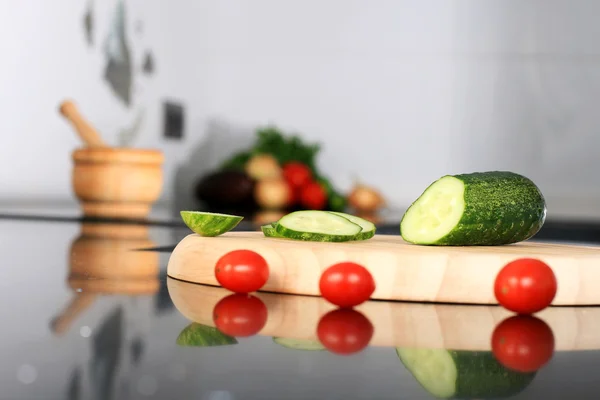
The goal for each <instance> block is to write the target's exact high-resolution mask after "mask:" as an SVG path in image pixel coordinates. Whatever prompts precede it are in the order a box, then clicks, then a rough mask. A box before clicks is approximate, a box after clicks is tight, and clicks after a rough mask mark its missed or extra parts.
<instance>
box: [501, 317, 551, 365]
mask: <svg viewBox="0 0 600 400" xmlns="http://www.w3.org/2000/svg"><path fill="white" fill-rule="evenodd" d="M492 352H493V354H494V357H496V359H497V360H498V362H499V363H500V364H502V365H504V366H505V367H506V368H510V369H512V370H515V371H519V372H534V371H537V370H539V369H540V368H542V367H543V366H544V365H545V364H546V363H547V362H548V361H550V359H551V358H552V355H553V354H554V334H553V333H552V329H551V328H550V327H549V326H548V324H546V323H545V322H544V321H542V320H541V319H539V318H536V317H533V316H530V315H515V316H513V317H510V318H507V319H505V320H504V321H502V322H501V323H500V324H498V326H496V329H494V333H493V334H492Z"/></svg>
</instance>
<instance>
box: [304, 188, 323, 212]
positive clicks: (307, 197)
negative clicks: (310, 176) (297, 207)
mask: <svg viewBox="0 0 600 400" xmlns="http://www.w3.org/2000/svg"><path fill="white" fill-rule="evenodd" d="M300 204H302V206H304V207H306V208H308V209H309V210H322V209H324V208H325V206H326V205H327V192H326V191H325V188H324V187H323V185H321V184H320V183H319V182H309V183H307V184H306V185H304V186H303V187H302V189H301V191H300Z"/></svg>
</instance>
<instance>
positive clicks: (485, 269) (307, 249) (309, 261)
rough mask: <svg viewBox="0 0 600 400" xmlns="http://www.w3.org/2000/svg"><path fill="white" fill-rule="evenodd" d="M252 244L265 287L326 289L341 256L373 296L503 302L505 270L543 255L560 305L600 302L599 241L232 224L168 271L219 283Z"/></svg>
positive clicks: (178, 252)
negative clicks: (456, 240) (316, 236)
mask: <svg viewBox="0 0 600 400" xmlns="http://www.w3.org/2000/svg"><path fill="white" fill-rule="evenodd" d="M236 249H250V250H253V251H256V252H257V253H259V254H261V255H262V256H263V257H264V258H265V259H266V260H267V263H268V264H269V268H270V277H269V280H268V282H267V283H266V285H265V286H264V287H263V290H264V291H268V292H279V293H291V294H303V295H316V296H318V295H319V277H320V275H321V272H322V271H323V270H324V269H326V268H327V267H328V266H330V265H332V264H335V263H337V262H342V261H353V262H357V263H360V264H362V265H364V266H365V267H366V268H367V269H369V271H370V272H371V274H372V275H373V278H374V279H375V283H376V286H377V288H376V290H375V292H374V293H373V296H372V297H373V299H381V300H405V301H418V302H443V303H465V304H497V302H496V299H495V297H494V293H493V285H494V279H495V277H496V274H497V273H498V271H499V270H500V269H501V268H502V267H503V266H504V265H505V264H506V263H507V262H509V261H511V260H514V259H517V258H521V257H533V258H539V259H541V260H543V261H545V262H546V263H548V265H550V266H551V267H552V269H553V270H554V273H555V274H556V277H557V280H558V292H557V294H556V297H555V299H554V302H553V304H554V305H599V304H600V247H592V246H575V245H566V244H549V243H536V242H529V241H528V242H522V243H518V244H513V245H507V246H493V247H482V246H473V247H433V246H416V245H411V244H408V243H406V242H404V241H403V240H402V238H401V237H400V236H397V235H376V236H375V237H374V238H372V239H370V240H367V241H361V242H347V243H316V242H302V241H295V240H287V239H275V238H267V237H265V236H264V235H263V234H262V232H228V233H226V234H224V235H222V236H218V237H212V238H205V237H201V236H199V235H196V234H191V235H188V236H187V237H185V238H184V239H183V240H182V241H181V242H179V244H178V245H177V246H176V248H175V250H174V251H173V253H172V254H171V257H170V260H169V264H168V267H167V273H168V275H169V276H171V277H173V278H176V279H180V280H184V281H189V282H195V283H203V284H208V285H218V282H217V281H216V279H215V276H214V266H215V264H216V262H217V260H218V259H219V258H220V257H221V256H222V255H224V254H225V253H227V252H229V251H232V250H236Z"/></svg>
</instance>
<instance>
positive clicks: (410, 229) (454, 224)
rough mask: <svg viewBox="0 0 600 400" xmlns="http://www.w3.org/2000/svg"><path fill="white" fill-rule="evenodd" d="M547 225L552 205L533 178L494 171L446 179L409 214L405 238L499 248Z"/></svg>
mask: <svg viewBox="0 0 600 400" xmlns="http://www.w3.org/2000/svg"><path fill="white" fill-rule="evenodd" d="M545 220H546V201H545V200H544V196H543V195H542V193H541V192H540V190H539V189H538V187H537V186H536V185H535V184H534V183H533V182H532V181H531V180H530V179H528V178H526V177H524V176H522V175H519V174H515V173H513V172H504V171H492V172H476V173H471V174H462V175H446V176H443V177H442V178H440V179H438V180H437V181H435V182H434V183H432V184H431V185H430V186H429V187H428V188H427V189H425V191H424V192H423V194H421V196H419V198H418V199H417V200H416V201H415V202H414V203H413V204H412V205H411V206H410V207H409V208H408V210H406V213H405V214H404V216H403V217H402V221H401V222H400V234H401V235H402V238H403V239H404V240H405V241H407V242H409V243H413V244H421V245H446V246H476V245H482V246H495V245H504V244H511V243H517V242H521V241H524V240H527V239H530V238H531V237H533V236H534V235H535V234H536V233H538V232H539V230H540V229H541V228H542V225H543V224H544V221H545Z"/></svg>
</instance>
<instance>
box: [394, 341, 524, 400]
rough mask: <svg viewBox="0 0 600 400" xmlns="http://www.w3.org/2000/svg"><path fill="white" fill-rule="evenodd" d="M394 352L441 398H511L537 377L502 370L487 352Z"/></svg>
mask: <svg viewBox="0 0 600 400" xmlns="http://www.w3.org/2000/svg"><path fill="white" fill-rule="evenodd" d="M396 352H397V354H398V357H399V358H400V361H401V362H402V364H404V366H405V367H406V369H407V370H408V371H409V372H410V373H411V374H412V375H413V377H414V378H415V379H416V380H417V381H418V382H419V384H420V385H421V386H423V388H424V389H425V390H427V391H428V392H429V393H430V394H431V395H433V396H435V397H437V398H443V399H449V398H467V399H475V398H477V399H491V398H500V397H511V396H514V395H516V394H517V393H519V392H521V391H523V390H524V389H525V388H526V387H527V386H529V384H530V383H531V382H532V381H533V378H534V377H535V375H536V373H535V372H533V373H521V372H517V371H512V370H509V369H507V368H505V367H503V366H502V365H501V364H500V363H499V362H498V361H497V360H496V358H495V357H494V355H493V353H492V352H489V351H482V352H478V351H452V350H446V349H417V348H414V349H412V348H398V349H396Z"/></svg>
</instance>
